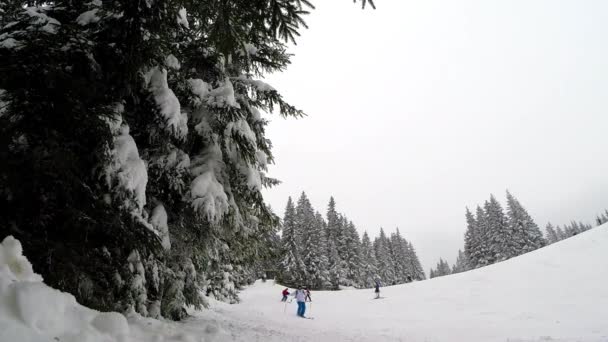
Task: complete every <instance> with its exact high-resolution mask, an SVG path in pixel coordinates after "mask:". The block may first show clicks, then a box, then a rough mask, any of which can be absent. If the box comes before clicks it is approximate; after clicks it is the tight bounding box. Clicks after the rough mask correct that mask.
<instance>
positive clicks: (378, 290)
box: [374, 280, 380, 299]
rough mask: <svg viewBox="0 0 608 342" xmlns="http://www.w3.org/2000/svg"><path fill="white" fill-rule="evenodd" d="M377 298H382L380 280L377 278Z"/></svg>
mask: <svg viewBox="0 0 608 342" xmlns="http://www.w3.org/2000/svg"><path fill="white" fill-rule="evenodd" d="M374 292H376V299H378V298H380V282H379V281H377V280H376V290H375V291H374Z"/></svg>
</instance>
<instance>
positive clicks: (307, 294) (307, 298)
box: [305, 287, 312, 302]
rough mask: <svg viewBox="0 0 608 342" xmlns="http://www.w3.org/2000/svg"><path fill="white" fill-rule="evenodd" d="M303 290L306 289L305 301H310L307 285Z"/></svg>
mask: <svg viewBox="0 0 608 342" xmlns="http://www.w3.org/2000/svg"><path fill="white" fill-rule="evenodd" d="M305 290H306V301H307V302H312V298H310V290H309V289H308V287H307V288H306V289H305Z"/></svg>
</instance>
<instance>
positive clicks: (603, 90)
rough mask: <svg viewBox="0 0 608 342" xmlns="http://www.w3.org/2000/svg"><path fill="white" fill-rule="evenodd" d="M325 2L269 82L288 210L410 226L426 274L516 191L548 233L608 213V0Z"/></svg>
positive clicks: (362, 223)
mask: <svg viewBox="0 0 608 342" xmlns="http://www.w3.org/2000/svg"><path fill="white" fill-rule="evenodd" d="M376 2H377V6H378V9H377V10H375V11H372V10H371V9H368V10H365V11H362V10H361V9H360V6H358V5H355V4H353V3H352V1H349V0H328V1H322V0H317V1H314V3H315V5H316V6H317V9H316V10H315V11H313V13H312V15H310V16H309V17H308V20H307V22H308V24H309V26H310V29H309V30H306V31H303V32H302V37H301V38H300V39H299V41H298V46H296V47H294V48H292V49H291V51H292V52H293V53H294V54H295V57H294V58H293V64H292V65H291V66H290V67H289V68H288V69H287V71H286V72H284V73H282V74H276V75H271V76H270V77H269V78H268V79H267V81H268V82H269V83H270V84H272V85H273V86H274V87H275V88H277V89H278V90H279V91H280V92H281V93H282V94H283V95H284V96H285V98H286V99H287V100H288V101H289V102H291V103H292V104H294V105H296V106H298V107H300V108H302V109H303V110H305V111H306V112H307V114H308V117H306V118H304V119H300V120H294V119H289V120H283V119H281V118H279V117H278V116H275V117H273V118H272V120H273V121H272V123H271V124H270V126H269V128H268V132H267V133H268V137H270V139H271V140H272V141H273V144H274V146H275V147H274V154H275V160H276V165H275V166H272V167H271V169H270V174H271V176H273V177H276V178H279V179H280V180H282V181H283V184H281V185H279V186H277V187H276V188H274V189H272V190H269V191H266V193H265V195H266V200H267V201H268V202H269V203H270V204H271V205H272V207H273V208H274V209H275V211H276V212H277V213H278V214H279V215H281V216H282V215H283V212H284V208H285V204H286V201H287V197H288V196H290V195H291V196H293V197H296V198H297V197H299V194H300V193H301V192H302V191H305V192H306V193H307V195H308V196H309V198H310V199H311V201H312V204H313V206H314V207H315V208H316V209H317V210H319V211H321V212H322V213H323V214H325V212H326V209H327V202H328V200H329V197H330V196H331V195H333V196H334V197H335V198H336V201H337V205H338V210H339V211H341V212H343V213H345V214H346V215H347V216H348V217H349V218H350V219H351V220H352V221H354V223H355V224H356V226H357V227H358V229H359V231H360V232H361V233H362V232H363V231H364V230H367V231H368V233H369V234H370V235H371V236H372V237H373V236H375V235H377V234H378V232H379V229H380V227H384V229H385V230H386V231H389V232H390V231H392V230H394V228H395V227H399V229H400V231H401V232H402V234H403V235H404V236H405V237H406V239H408V240H411V241H412V242H413V244H414V247H415V248H416V249H417V252H418V255H419V257H420V259H421V262H422V264H423V266H424V268H425V272H427V275H428V270H429V267H431V266H433V265H435V263H436V262H437V261H438V259H439V257H440V256H441V257H443V258H444V259H447V260H448V261H449V262H450V263H453V262H454V261H455V257H456V253H457V251H458V249H459V248H462V246H463V235H464V231H465V219H464V212H465V206H469V207H472V208H474V207H475V206H476V205H477V204H483V202H484V201H485V200H486V199H488V198H489V194H490V193H494V194H495V195H496V196H497V198H498V199H499V200H500V201H501V202H502V203H503V205H504V202H505V200H504V197H505V190H506V189H507V188H508V189H509V190H510V191H511V192H512V193H513V194H514V195H515V196H516V197H517V198H518V199H519V200H520V201H521V202H522V204H523V205H524V206H525V207H526V208H527V209H528V211H529V212H530V214H531V215H532V216H533V217H534V218H535V220H536V222H537V223H538V224H539V226H541V228H543V230H544V226H545V225H546V223H547V221H549V220H550V221H551V222H552V223H554V224H560V225H562V224H564V223H567V222H568V221H569V220H570V219H577V220H584V221H586V222H589V223H591V222H592V219H593V218H594V215H595V214H597V213H598V212H600V211H601V210H603V209H604V208H607V207H608V191H607V190H608V148H607V147H608V143H607V141H606V135H607V133H608V115H607V114H608V113H607V112H608V44H607V43H606V35H607V34H608V1H603V0H599V1H582V0H577V1H556V0H546V1H540V0H519V1H514V0H509V1H504V0H503V1H495V0H477V1H469V0H467V1H465V0H446V1H435V0H416V1H410V0H399V1H395V0H377V1H376Z"/></svg>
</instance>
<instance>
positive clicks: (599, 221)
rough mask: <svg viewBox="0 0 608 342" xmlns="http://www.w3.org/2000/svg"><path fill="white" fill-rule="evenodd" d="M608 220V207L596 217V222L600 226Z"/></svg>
mask: <svg viewBox="0 0 608 342" xmlns="http://www.w3.org/2000/svg"><path fill="white" fill-rule="evenodd" d="M606 222H608V209H607V210H604V212H603V213H601V214H599V215H597V217H596V219H595V223H596V225H598V226H601V225H602V224H604V223H606Z"/></svg>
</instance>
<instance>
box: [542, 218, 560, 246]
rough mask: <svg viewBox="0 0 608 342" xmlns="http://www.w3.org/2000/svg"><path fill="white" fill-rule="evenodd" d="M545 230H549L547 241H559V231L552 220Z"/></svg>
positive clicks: (550, 242)
mask: <svg viewBox="0 0 608 342" xmlns="http://www.w3.org/2000/svg"><path fill="white" fill-rule="evenodd" d="M545 230H546V231H547V241H548V242H549V244H552V243H556V242H557V241H559V237H558V236H557V232H556V231H555V228H553V225H552V224H551V222H549V223H547V227H546V228H545Z"/></svg>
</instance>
